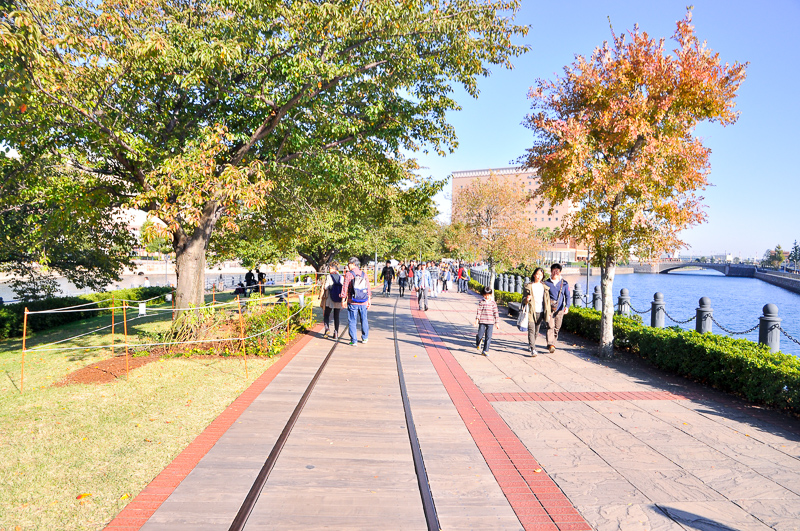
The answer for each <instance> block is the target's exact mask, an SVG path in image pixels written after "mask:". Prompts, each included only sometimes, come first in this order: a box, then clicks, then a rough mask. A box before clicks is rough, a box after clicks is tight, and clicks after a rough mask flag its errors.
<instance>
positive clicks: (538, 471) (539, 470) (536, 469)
mask: <svg viewBox="0 0 800 531" xmlns="http://www.w3.org/2000/svg"><path fill="white" fill-rule="evenodd" d="M533 471H534V472H536V473H537V474H539V473H541V472H542V469H541V468H534V469H533Z"/></svg>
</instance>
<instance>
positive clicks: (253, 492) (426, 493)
mask: <svg viewBox="0 0 800 531" xmlns="http://www.w3.org/2000/svg"><path fill="white" fill-rule="evenodd" d="M398 302H399V299H397V300H396V301H395V303H394V310H393V312H392V333H393V338H394V350H395V360H396V363H397V375H398V386H399V388H400V395H401V398H402V401H403V409H404V411H405V418H406V429H407V431H408V438H409V443H410V445H411V452H412V455H413V458H414V469H415V472H416V476H417V484H418V487H419V494H420V499H421V502H422V508H423V511H424V514H425V521H426V523H427V529H428V530H429V531H438V530H439V529H440V525H439V518H438V515H437V513H436V506H435V504H434V501H433V494H432V493H431V489H430V485H429V483H428V475H427V472H426V470H425V463H424V461H423V457H422V451H421V450H420V446H419V440H418V438H417V431H416V426H415V424H414V418H413V415H412V412H411V405H410V403H409V399H408V391H407V389H406V382H405V377H404V373H403V364H402V361H401V359H400V346H399V342H398V340H397V304H398ZM340 343H341V340H337V341H335V342H334V344H333V346H332V347H331V349H330V350H329V351H328V354H327V355H326V356H325V358H324V359H323V361H322V363H321V364H320V366H319V368H318V369H317V372H316V373H315V374H314V377H313V378H312V379H311V381H310V382H309V384H308V386H307V387H306V390H305V392H304V393H303V395H302V396H301V398H300V400H299V401H298V403H297V405H296V406H295V408H294V411H293V412H292V414H291V416H290V417H289V420H288V421H287V422H286V425H285V426H284V428H283V431H282V432H281V434H280V436H278V439H277V440H276V442H275V445H274V446H273V448H272V451H271V452H270V453H269V456H268V457H267V459H266V461H264V465H263V466H262V467H261V470H260V471H259V473H258V476H256V479H255V481H254V482H253V484H252V486H251V487H250V490H249V492H248V493H247V496H246V497H245V499H244V501H243V502H242V505H241V506H240V508H239V511H238V513H237V514H236V517H235V518H234V520H233V522H232V523H231V526H230V528H229V530H230V531H242V530H243V529H245V526H246V525H247V521H248V519H249V518H250V514H251V513H252V511H253V509H254V508H255V506H256V503H257V502H258V499H259V496H260V495H261V492H262V491H263V489H264V487H265V486H266V484H267V482H268V481H269V477H270V474H271V473H272V470H273V468H274V467H275V464H276V462H277V461H278V458H279V457H280V454H281V451H282V450H283V448H284V446H285V445H286V442H287V441H288V440H289V438H290V437H291V434H292V430H293V428H294V426H295V424H296V423H297V420H298V419H299V418H300V415H301V414H302V413H303V408H304V407H305V405H306V403H307V402H308V399H309V398H310V397H311V395H312V393H313V392H314V387H315V386H316V384H317V381H318V380H319V379H320V376H321V375H322V373H323V372H324V370H325V367H326V366H327V365H328V362H329V361H330V359H331V358H332V357H333V354H334V353H335V352H336V349H337V348H338V347H339V345H340Z"/></svg>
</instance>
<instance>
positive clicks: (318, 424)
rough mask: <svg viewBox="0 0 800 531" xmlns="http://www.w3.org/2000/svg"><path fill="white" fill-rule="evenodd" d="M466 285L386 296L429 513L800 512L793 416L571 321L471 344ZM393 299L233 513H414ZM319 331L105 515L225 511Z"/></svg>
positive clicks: (380, 519) (198, 517)
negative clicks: (586, 332) (627, 355)
mask: <svg viewBox="0 0 800 531" xmlns="http://www.w3.org/2000/svg"><path fill="white" fill-rule="evenodd" d="M476 303H477V298H476V297H475V296H473V295H464V294H456V293H453V292H450V293H447V294H444V295H443V296H440V297H439V298H438V299H432V300H431V301H430V309H429V311H428V312H422V311H420V310H419V309H418V308H417V306H416V302H415V301H410V300H409V299H408V298H404V299H400V303H399V304H398V308H397V324H398V341H399V346H400V353H401V360H402V363H403V367H404V372H405V378H406V384H407V387H408V392H409V401H410V403H411V408H412V412H413V415H414V421H415V425H416V428H417V432H418V439H419V443H420V447H421V449H422V454H423V456H424V462H425V468H426V470H427V473H428V477H429V483H430V486H431V490H432V492H433V498H434V502H435V505H436V510H437V513H438V517H439V522H440V525H441V528H442V529H445V530H451V529H452V530H456V529H458V530H460V529H465V530H466V529H509V530H518V529H525V530H544V529H547V530H553V531H555V530H570V529H576V530H584V529H586V530H588V529H598V530H605V529H608V530H612V529H625V530H628V529H642V530H646V529H658V530H661V529H664V530H671V529H676V530H678V529H688V530H694V529H709V530H750V529H753V530H755V529H762V530H764V529H770V528H772V529H780V530H789V529H800V422H796V421H792V420H789V419H787V418H785V417H783V416H781V415H778V414H772V413H771V412H763V411H761V410H754V409H753V408H748V407H746V406H743V405H742V404H741V403H739V402H737V401H735V400H731V399H728V398H726V397H722V396H719V395H716V394H715V393H713V392H703V391H702V390H698V389H696V388H695V387H693V386H691V385H689V384H686V383H685V382H683V381H682V380H679V379H675V378H666V377H662V376H660V375H659V374H658V373H656V372H654V371H652V370H650V369H648V368H647V367H644V366H642V365H641V364H639V363H631V362H630V361H625V360H615V361H612V362H600V361H598V360H597V359H595V358H593V357H592V356H590V355H589V354H588V352H589V351H590V350H589V349H588V348H587V346H586V345H584V344H583V343H580V342H579V340H578V339H576V338H572V337H565V338H562V339H564V340H565V341H562V344H561V345H560V347H561V348H559V350H557V351H556V353H554V354H546V355H540V356H538V357H536V358H529V357H527V356H526V351H527V348H526V345H525V341H526V335H525V334H521V333H520V332H518V331H517V330H516V329H515V328H514V327H513V326H512V324H513V323H512V322H511V321H508V320H506V321H504V322H503V323H502V325H501V328H500V331H499V333H495V339H494V341H493V345H492V351H491V356H490V357H488V358H485V357H483V356H479V355H477V353H476V351H475V349H474V347H473V345H472V341H473V340H474V328H473V327H472V321H473V320H474V311H475V306H476ZM393 305H394V299H393V298H392V299H389V298H386V299H383V298H380V297H379V298H377V299H376V300H375V303H374V305H373V307H372V309H371V310H370V326H371V334H370V338H369V342H368V344H366V345H364V344H359V345H358V346H357V347H350V346H347V345H346V344H342V345H340V346H339V347H338V349H337V350H336V352H335V353H334V355H333V357H332V358H331V361H330V363H329V365H328V366H327V368H326V369H325V371H324V372H323V373H322V376H321V378H320V380H319V382H318V383H317V386H316V388H315V390H314V392H313V394H312V395H311V398H310V400H309V401H308V403H307V405H306V407H305V409H304V411H303V413H302V414H301V416H300V417H299V420H298V423H297V425H296V426H295V428H294V431H293V432H292V435H291V436H290V437H289V439H288V442H287V445H286V447H285V448H284V450H283V452H282V454H281V456H280V457H279V459H278V461H277V464H276V466H275V469H274V470H273V472H272V475H271V476H270V478H269V480H268V481H267V484H266V487H265V488H264V491H263V493H262V494H261V497H260V498H259V501H258V503H257V505H256V507H255V509H254V510H253V512H252V515H251V517H250V519H249V521H248V524H247V527H246V529H379V528H380V529H415V530H416V529H426V523H425V517H424V513H423V509H422V502H421V498H420V493H419V489H418V486H417V480H416V474H415V472H414V463H413V459H412V453H411V446H410V443H409V439H408V434H407V431H406V424H405V417H404V413H403V404H402V400H401V397H400V391H399V386H398V376H397V368H396V364H395V351H394V342H393V336H392V309H393ZM541 339H542V338H540V341H541ZM331 345H332V343H331V342H330V341H329V340H325V339H322V338H321V337H319V334H318V333H316V334H314V337H313V338H311V339H310V341H307V342H306V344H305V345H302V348H299V349H297V350H298V352H296V353H293V354H292V355H291V356H288V357H287V359H286V360H284V361H283V362H282V364H281V365H285V367H281V366H277V367H276V368H275V369H273V370H272V372H271V373H270V374H266V375H265V376H264V377H262V378H261V379H260V380H259V382H260V383H258V385H256V384H254V385H255V386H256V387H255V388H254V389H253V390H251V391H249V393H250V395H247V393H246V396H244V395H243V398H242V400H243V401H239V403H238V405H237V403H235V404H234V406H232V410H229V411H226V413H225V414H223V416H222V417H221V418H220V419H218V421H217V422H216V423H215V424H214V425H212V427H211V428H210V431H209V430H207V433H204V434H203V435H201V436H200V437H198V441H199V442H196V443H193V445H192V446H190V447H189V448H188V449H187V451H186V452H184V454H182V455H181V456H179V458H178V459H176V463H173V465H171V467H170V468H168V469H167V470H166V471H165V472H164V473H162V475H160V476H159V477H158V478H156V479H155V480H154V482H153V484H151V486H149V487H148V488H147V489H145V491H143V493H142V494H141V495H140V496H138V497H137V498H136V500H134V501H133V502H132V503H131V504H130V505H129V506H128V507H127V508H126V509H125V510H124V511H123V513H121V514H120V515H119V517H118V518H117V519H115V520H114V522H112V523H111V525H110V526H109V529H139V528H140V527H141V528H142V529H147V530H156V529H170V530H172V529H193V530H194V529H227V528H228V526H229V525H230V523H231V521H232V520H233V518H234V516H235V515H236V512H237V511H238V509H239V506H240V505H241V503H242V501H243V500H244V498H245V496H246V494H247V491H248V490H249V487H250V485H251V484H252V482H253V480H254V479H255V477H256V475H257V474H258V472H259V470H260V468H261V466H262V465H263V463H264V460H265V459H266V457H267V455H268V454H269V452H270V450H271V449H272V447H273V444H274V443H275V441H276V440H277V438H278V435H279V434H280V432H281V430H282V429H283V426H284V424H285V423H286V420H287V419H288V418H289V416H290V415H291V412H292V410H293V409H294V406H295V404H296V403H297V401H298V400H299V398H300V396H301V395H302V393H303V392H304V390H305V387H306V385H307V384H308V382H309V381H310V380H311V378H312V377H313V375H314V373H315V371H316V369H317V367H318V366H319V364H320V362H321V361H322V359H323V358H324V357H325V355H326V354H327V352H328V350H329V349H330V347H331ZM278 369H280V370H278ZM248 404H249V405H248ZM223 417H224V418H223ZM198 445H199V446H198ZM145 522H146V523H145ZM143 523H144V525H143V526H142V524H143Z"/></svg>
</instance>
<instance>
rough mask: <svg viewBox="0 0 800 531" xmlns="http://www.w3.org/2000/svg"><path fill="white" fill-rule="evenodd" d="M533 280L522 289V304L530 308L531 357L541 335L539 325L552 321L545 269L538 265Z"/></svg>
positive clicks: (529, 340) (529, 335) (534, 355)
mask: <svg viewBox="0 0 800 531" xmlns="http://www.w3.org/2000/svg"><path fill="white" fill-rule="evenodd" d="M531 278H532V279H533V280H532V281H531V282H530V283H528V284H526V285H525V286H524V288H523V291H522V304H523V306H527V308H528V347H529V348H530V352H531V357H532V358H535V357H536V355H537V354H538V352H537V351H536V338H537V337H538V336H539V327H540V326H541V325H542V323H549V322H550V314H551V311H552V309H551V306H550V290H549V289H547V286H545V285H544V283H543V282H542V280H543V279H544V270H543V269H542V268H541V267H537V268H536V270H535V271H534V272H533V277H531Z"/></svg>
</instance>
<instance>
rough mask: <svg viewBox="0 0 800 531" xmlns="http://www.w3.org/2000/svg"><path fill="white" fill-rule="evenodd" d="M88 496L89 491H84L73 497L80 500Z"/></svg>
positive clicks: (89, 494)
mask: <svg viewBox="0 0 800 531" xmlns="http://www.w3.org/2000/svg"><path fill="white" fill-rule="evenodd" d="M89 496H91V493H89V492H84V493H83V494H78V496H77V497H76V498H75V499H76V500H82V499H84V498H88V497H89Z"/></svg>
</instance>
